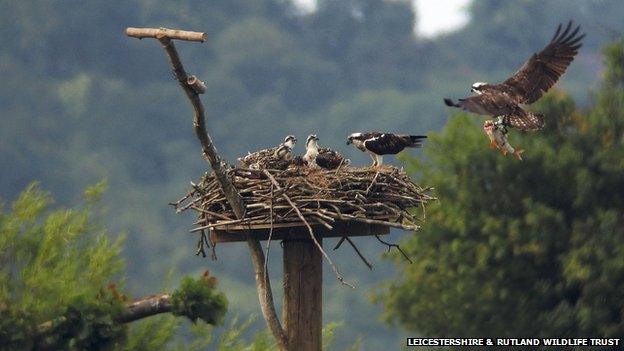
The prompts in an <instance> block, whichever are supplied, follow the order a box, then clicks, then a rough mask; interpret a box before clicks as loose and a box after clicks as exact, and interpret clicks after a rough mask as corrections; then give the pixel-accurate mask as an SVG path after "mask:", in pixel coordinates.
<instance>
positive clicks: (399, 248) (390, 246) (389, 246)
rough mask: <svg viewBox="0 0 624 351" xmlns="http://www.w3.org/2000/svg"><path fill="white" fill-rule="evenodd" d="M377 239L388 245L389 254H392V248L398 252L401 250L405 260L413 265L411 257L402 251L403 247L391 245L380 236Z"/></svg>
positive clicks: (376, 236)
mask: <svg viewBox="0 0 624 351" xmlns="http://www.w3.org/2000/svg"><path fill="white" fill-rule="evenodd" d="M375 238H377V240H379V242H380V243H382V244H384V245H387V246H388V252H390V248H392V247H396V248H397V250H399V252H400V253H401V254H402V255H403V257H405V259H406V260H407V261H408V262H409V263H410V264H412V263H413V262H412V260H410V258H409V256H407V254H406V253H405V252H404V251H403V250H402V249H401V247H400V246H399V245H398V244H391V243H389V242H386V241H383V240H382V239H381V238H380V237H379V235H375Z"/></svg>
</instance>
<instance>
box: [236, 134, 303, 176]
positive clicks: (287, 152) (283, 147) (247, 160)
mask: <svg viewBox="0 0 624 351" xmlns="http://www.w3.org/2000/svg"><path fill="white" fill-rule="evenodd" d="M296 143H297V138H295V136H294V135H289V136H287V137H286V138H284V142H283V143H281V144H279V145H278V146H276V147H272V148H268V149H264V150H259V151H256V152H253V153H249V154H248V155H247V156H245V157H242V158H239V159H238V161H239V162H240V164H241V166H243V167H249V168H254V169H260V168H267V166H268V165H269V164H270V165H274V164H281V163H285V162H286V161H290V160H292V150H293V148H294V147H295V144H296ZM269 168H272V167H269ZM280 168H281V167H280Z"/></svg>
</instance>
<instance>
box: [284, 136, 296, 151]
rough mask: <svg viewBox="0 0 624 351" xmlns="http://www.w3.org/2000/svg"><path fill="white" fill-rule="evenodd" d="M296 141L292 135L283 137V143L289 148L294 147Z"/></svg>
mask: <svg viewBox="0 0 624 351" xmlns="http://www.w3.org/2000/svg"><path fill="white" fill-rule="evenodd" d="M296 143H297V138H295V136H294V135H289V136H287V137H286V138H284V145H286V146H288V147H289V148H291V149H294V148H295V144H296Z"/></svg>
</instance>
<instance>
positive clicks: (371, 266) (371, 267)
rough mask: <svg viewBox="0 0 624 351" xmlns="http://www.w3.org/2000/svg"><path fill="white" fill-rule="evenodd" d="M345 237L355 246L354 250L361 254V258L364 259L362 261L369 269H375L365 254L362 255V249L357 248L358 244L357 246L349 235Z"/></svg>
mask: <svg viewBox="0 0 624 351" xmlns="http://www.w3.org/2000/svg"><path fill="white" fill-rule="evenodd" d="M344 238H345V239H347V242H348V243H349V244H351V247H352V248H353V250H355V253H357V255H358V256H360V258H361V259H362V262H364V264H365V265H366V266H367V267H368V269H370V270H372V269H373V265H371V264H370V263H369V262H368V261H367V260H366V258H365V257H364V255H362V253H361V252H360V250H359V249H358V248H357V246H355V243H354V242H353V240H351V239H350V238H349V237H348V236H345V237H344Z"/></svg>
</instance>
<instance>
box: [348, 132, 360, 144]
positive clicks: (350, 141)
mask: <svg viewBox="0 0 624 351" xmlns="http://www.w3.org/2000/svg"><path fill="white" fill-rule="evenodd" d="M361 138H362V133H352V134H350V135H349V136H348V137H347V145H350V144H353V141H354V140H360V139H361Z"/></svg>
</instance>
